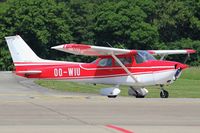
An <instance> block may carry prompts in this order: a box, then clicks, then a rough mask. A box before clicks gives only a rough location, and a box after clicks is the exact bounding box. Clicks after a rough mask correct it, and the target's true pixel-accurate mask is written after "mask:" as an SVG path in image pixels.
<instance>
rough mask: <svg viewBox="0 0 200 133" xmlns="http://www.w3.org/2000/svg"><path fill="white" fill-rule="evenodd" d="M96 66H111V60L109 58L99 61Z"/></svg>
mask: <svg viewBox="0 0 200 133" xmlns="http://www.w3.org/2000/svg"><path fill="white" fill-rule="evenodd" d="M98 66H102V67H104V66H112V59H111V58H104V59H101V60H100V61H99V63H98Z"/></svg>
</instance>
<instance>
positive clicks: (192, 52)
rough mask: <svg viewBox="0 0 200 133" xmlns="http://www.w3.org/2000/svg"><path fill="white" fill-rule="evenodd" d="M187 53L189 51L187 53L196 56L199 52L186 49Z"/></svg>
mask: <svg viewBox="0 0 200 133" xmlns="http://www.w3.org/2000/svg"><path fill="white" fill-rule="evenodd" d="M186 51H187V53H189V54H194V53H196V52H197V51H196V50H194V49H186Z"/></svg>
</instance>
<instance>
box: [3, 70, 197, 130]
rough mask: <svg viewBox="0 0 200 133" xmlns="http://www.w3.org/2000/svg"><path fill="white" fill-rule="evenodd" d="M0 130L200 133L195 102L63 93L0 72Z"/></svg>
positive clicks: (192, 100) (9, 73) (195, 100)
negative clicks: (112, 97)
mask: <svg viewBox="0 0 200 133" xmlns="http://www.w3.org/2000/svg"><path fill="white" fill-rule="evenodd" d="M110 126H114V127H117V128H111V127H110ZM0 132H2V133H37V132H41V133H43V132H46V133H80V132H81V133H130V132H133V133H199V132H200V99H188V98H187V99H184V98H182V99H180V98H179V99H175V98H168V99H160V98H151V99H148V98H147V99H146V98H144V99H136V98H133V97H120V96H119V97H117V98H116V99H108V98H107V97H103V96H98V95H92V94H81V93H67V92H66V93H63V92H58V91H54V90H50V89H46V88H43V87H40V86H38V85H36V84H34V82H33V80H30V79H25V78H20V77H17V76H15V75H14V74H13V73H12V72H0Z"/></svg>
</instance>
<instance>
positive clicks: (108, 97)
mask: <svg viewBox="0 0 200 133" xmlns="http://www.w3.org/2000/svg"><path fill="white" fill-rule="evenodd" d="M116 97H117V95H114V96H108V98H116Z"/></svg>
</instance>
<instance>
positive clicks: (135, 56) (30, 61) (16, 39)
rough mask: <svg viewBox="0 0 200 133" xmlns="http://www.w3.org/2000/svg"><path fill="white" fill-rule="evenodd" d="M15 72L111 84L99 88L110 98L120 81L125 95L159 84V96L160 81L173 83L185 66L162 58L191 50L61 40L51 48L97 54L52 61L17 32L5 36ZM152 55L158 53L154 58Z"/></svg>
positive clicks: (140, 94)
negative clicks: (87, 60)
mask: <svg viewBox="0 0 200 133" xmlns="http://www.w3.org/2000/svg"><path fill="white" fill-rule="evenodd" d="M5 39H6V42H7V44H8V47H9V50H10V53H11V56H12V59H13V62H14V65H15V70H16V71H15V72H16V75H19V76H23V77H26V78H40V79H59V80H69V81H75V82H87V83H92V84H111V85H113V87H110V88H103V89H101V91H100V92H101V94H102V95H106V96H108V97H110V98H114V97H116V96H117V95H118V94H119V93H120V89H119V87H120V85H126V86H129V91H128V93H129V95H132V96H135V97H137V98H143V97H145V96H146V95H147V93H148V90H147V89H145V88H144V87H147V86H154V85H159V86H160V89H161V92H160V97H161V98H167V97H168V96H169V94H168V92H167V91H166V90H164V88H163V87H164V85H168V84H171V83H173V82H174V81H175V80H176V79H177V78H178V77H179V76H180V74H181V72H182V70H183V69H185V68H187V67H188V66H187V65H185V64H181V63H179V62H174V61H165V60H163V58H164V57H165V56H166V55H170V54H188V55H189V54H192V53H195V50H191V49H188V50H147V51H144V50H127V49H118V48H110V47H100V46H90V45H85V44H64V45H59V46H55V47H52V49H56V50H60V51H64V52H67V53H72V54H76V55H87V56H98V57H99V58H98V59H96V60H95V61H93V62H92V63H78V62H68V61H53V60H44V59H41V58H39V57H38V56H37V55H36V54H35V53H34V52H33V51H32V50H31V48H30V47H29V46H28V45H27V44H26V42H25V41H24V40H23V39H22V38H21V37H20V36H19V35H16V36H9V37H5ZM153 55H160V56H161V59H160V60H157V59H156V58H154V56H153Z"/></svg>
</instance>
